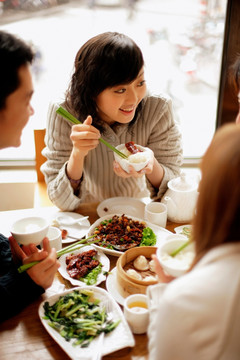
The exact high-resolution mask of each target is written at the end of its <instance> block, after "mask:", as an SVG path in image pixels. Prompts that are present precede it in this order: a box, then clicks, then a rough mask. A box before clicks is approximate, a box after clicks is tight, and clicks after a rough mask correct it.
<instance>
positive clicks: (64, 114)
mask: <svg viewBox="0 0 240 360" xmlns="http://www.w3.org/2000/svg"><path fill="white" fill-rule="evenodd" d="M56 113H57V114H59V115H61V116H62V117H64V118H65V119H67V120H69V121H71V123H73V124H82V123H81V121H79V120H78V119H76V118H75V117H74V116H73V115H72V114H70V113H69V112H68V111H67V110H65V109H64V108H63V107H62V106H59V108H58V109H57V110H56ZM99 141H101V142H102V143H103V144H105V145H107V146H108V147H109V149H111V150H112V151H114V152H115V153H116V154H118V155H119V156H121V157H122V158H123V159H127V155H125V154H123V153H122V152H121V151H119V150H118V149H116V148H115V147H114V146H112V145H111V144H109V143H108V142H107V141H106V140H103V139H102V138H100V139H99Z"/></svg>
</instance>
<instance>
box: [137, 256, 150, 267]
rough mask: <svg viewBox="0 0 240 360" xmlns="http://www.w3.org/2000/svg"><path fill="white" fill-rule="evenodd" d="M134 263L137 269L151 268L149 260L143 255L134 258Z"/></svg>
mask: <svg viewBox="0 0 240 360" xmlns="http://www.w3.org/2000/svg"><path fill="white" fill-rule="evenodd" d="M133 265H134V267H135V268H136V269H137V270H148V269H149V263H148V260H147V259H146V258H145V256H143V255H139V256H138V257H137V258H136V259H135V260H134V262H133Z"/></svg>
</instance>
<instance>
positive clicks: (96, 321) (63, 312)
mask: <svg viewBox="0 0 240 360" xmlns="http://www.w3.org/2000/svg"><path fill="white" fill-rule="evenodd" d="M43 308H44V317H43V319H46V320H48V325H49V326H51V327H52V328H53V329H55V330H56V331H57V332H59V334H60V335H61V336H62V337H63V338H64V339H65V340H66V341H70V340H73V342H72V344H73V346H80V347H88V346H89V344H90V343H91V341H92V340H93V339H94V338H96V337H97V336H98V335H100V334H101V333H102V332H104V333H105V334H107V333H109V332H111V331H113V330H114V329H115V328H116V327H117V326H118V324H119V323H120V320H117V321H113V320H111V319H108V314H107V311H106V308H105V306H104V303H101V301H100V300H99V299H95V298H94V293H93V291H92V290H86V289H82V290H74V291H72V292H70V293H67V294H65V295H62V296H60V297H59V299H58V300H57V301H56V302H55V303H54V304H53V305H50V304H49V302H48V301H46V302H45V303H44V305H43Z"/></svg>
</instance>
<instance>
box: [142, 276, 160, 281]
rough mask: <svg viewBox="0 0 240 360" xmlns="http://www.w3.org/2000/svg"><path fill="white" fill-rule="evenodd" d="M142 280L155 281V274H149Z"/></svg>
mask: <svg viewBox="0 0 240 360" xmlns="http://www.w3.org/2000/svg"><path fill="white" fill-rule="evenodd" d="M143 281H157V279H156V278H155V276H152V275H149V276H146V277H145V278H144V279H143Z"/></svg>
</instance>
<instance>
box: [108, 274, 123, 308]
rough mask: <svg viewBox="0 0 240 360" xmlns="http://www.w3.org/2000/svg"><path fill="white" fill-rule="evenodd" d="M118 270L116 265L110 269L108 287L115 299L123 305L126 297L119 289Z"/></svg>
mask: <svg viewBox="0 0 240 360" xmlns="http://www.w3.org/2000/svg"><path fill="white" fill-rule="evenodd" d="M116 272H117V268H116V267H115V268H113V269H112V270H111V271H110V273H109V275H108V277H107V280H106V288H107V291H108V292H109V293H110V294H111V295H112V297H113V298H114V300H116V301H117V302H118V303H119V304H120V305H123V304H124V300H125V298H124V297H123V296H122V295H121V294H120V292H119V291H118V288H117V276H116Z"/></svg>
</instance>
